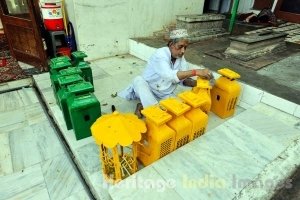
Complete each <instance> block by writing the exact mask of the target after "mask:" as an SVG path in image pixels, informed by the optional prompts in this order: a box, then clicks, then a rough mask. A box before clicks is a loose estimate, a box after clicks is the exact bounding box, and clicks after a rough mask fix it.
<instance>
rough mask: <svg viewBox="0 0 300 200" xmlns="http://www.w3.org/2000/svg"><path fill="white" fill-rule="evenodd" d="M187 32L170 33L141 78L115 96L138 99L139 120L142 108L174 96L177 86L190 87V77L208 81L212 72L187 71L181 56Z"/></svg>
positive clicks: (186, 40)
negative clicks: (165, 43) (166, 42)
mask: <svg viewBox="0 0 300 200" xmlns="http://www.w3.org/2000/svg"><path fill="white" fill-rule="evenodd" d="M187 36H188V34H187V31H186V30H185V29H178V30H174V31H171V32H170V39H169V42H168V45H167V46H166V47H162V48H159V49H157V50H156V52H155V53H154V54H153V55H152V56H151V57H150V59H149V61H148V63H147V66H146V68H145V70H144V72H143V74H142V75H141V76H137V77H135V78H134V80H133V82H132V84H131V85H130V86H128V87H127V88H126V89H125V90H123V91H122V92H120V93H119V96H120V97H123V98H126V99H127V100H132V99H140V101H141V103H138V104H137V107H136V111H135V114H136V115H137V116H138V117H139V118H141V117H142V115H141V110H142V109H143V107H147V106H150V105H155V104H158V102H159V101H160V100H161V99H165V98H168V97H171V96H175V95H174V93H173V92H174V90H175V89H176V87H177V84H178V83H180V82H182V83H183V85H185V86H190V87H194V86H196V81H195V80H193V79H191V78H190V77H192V76H200V77H202V78H206V79H211V78H212V73H211V72H210V71H209V70H208V69H193V70H188V66H187V62H186V60H185V58H184V53H185V51H186V48H187V46H188V39H187Z"/></svg>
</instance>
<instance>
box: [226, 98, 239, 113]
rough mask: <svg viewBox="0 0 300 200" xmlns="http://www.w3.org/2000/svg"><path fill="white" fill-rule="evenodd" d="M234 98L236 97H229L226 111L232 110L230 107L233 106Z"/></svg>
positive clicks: (232, 107)
mask: <svg viewBox="0 0 300 200" xmlns="http://www.w3.org/2000/svg"><path fill="white" fill-rule="evenodd" d="M236 100H237V97H235V98H232V99H230V100H229V101H228V104H227V111H229V110H232V109H234V108H235V104H236Z"/></svg>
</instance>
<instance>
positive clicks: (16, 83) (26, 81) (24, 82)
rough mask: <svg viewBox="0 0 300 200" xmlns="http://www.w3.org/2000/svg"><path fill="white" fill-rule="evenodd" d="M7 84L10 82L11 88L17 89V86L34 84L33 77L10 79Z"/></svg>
mask: <svg viewBox="0 0 300 200" xmlns="http://www.w3.org/2000/svg"><path fill="white" fill-rule="evenodd" d="M7 84H8V87H9V89H15V88H20V87H25V86H30V85H32V79H31V78H24V79H20V80H16V81H10V82H8V83H7Z"/></svg>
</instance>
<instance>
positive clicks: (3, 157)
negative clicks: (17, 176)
mask: <svg viewBox="0 0 300 200" xmlns="http://www.w3.org/2000/svg"><path fill="white" fill-rule="evenodd" d="M0 147H1V151H0V176H3V175H8V174H11V173H13V168H12V162H11V153H10V148H9V138H8V133H2V134H0Z"/></svg>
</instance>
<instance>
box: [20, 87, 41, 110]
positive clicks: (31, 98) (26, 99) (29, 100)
mask: <svg viewBox="0 0 300 200" xmlns="http://www.w3.org/2000/svg"><path fill="white" fill-rule="evenodd" d="M17 93H18V95H19V98H20V99H21V100H22V102H23V105H24V106H27V105H31V104H34V103H38V102H39V99H38V98H37V96H36V94H35V90H34V89H33V88H22V89H20V90H17Z"/></svg>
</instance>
